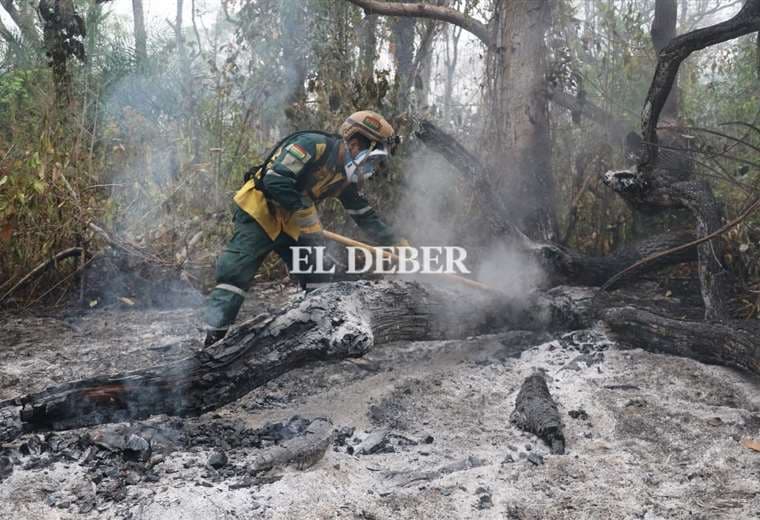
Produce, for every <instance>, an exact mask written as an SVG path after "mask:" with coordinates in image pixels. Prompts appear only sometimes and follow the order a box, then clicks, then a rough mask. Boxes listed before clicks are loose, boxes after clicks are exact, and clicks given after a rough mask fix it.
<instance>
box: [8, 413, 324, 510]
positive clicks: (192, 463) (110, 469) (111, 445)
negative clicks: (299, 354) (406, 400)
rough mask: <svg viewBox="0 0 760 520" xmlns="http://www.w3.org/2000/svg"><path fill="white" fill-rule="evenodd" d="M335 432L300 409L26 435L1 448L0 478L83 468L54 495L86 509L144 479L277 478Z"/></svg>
mask: <svg viewBox="0 0 760 520" xmlns="http://www.w3.org/2000/svg"><path fill="white" fill-rule="evenodd" d="M333 439H334V433H333V427H332V422H331V421H329V420H327V419H324V418H319V417H316V418H306V417H301V416H298V415H296V416H293V417H291V418H290V419H286V420H284V421H281V422H274V423H267V424H265V425H264V426H263V427H261V428H251V427H250V426H248V425H246V424H245V423H244V422H242V421H225V420H221V419H216V420H212V421H200V420H192V421H185V420H182V419H178V418H167V417H157V418H155V419H152V420H151V421H146V422H141V423H131V424H126V423H122V424H112V425H107V426H104V427H102V428H98V429H96V430H93V431H89V432H82V431H79V432H63V433H49V434H46V435H40V434H30V435H27V436H24V437H22V438H20V439H18V440H17V441H16V442H14V443H12V444H9V445H6V446H4V447H3V448H2V450H0V482H2V481H3V480H6V479H7V478H9V477H11V475H12V474H13V472H14V469H15V468H20V469H22V470H35V471H46V470H47V469H48V468H51V466H53V465H54V464H56V463H61V464H63V465H64V467H65V468H69V467H72V468H74V467H76V468H81V469H82V470H83V478H82V479H81V480H77V479H73V480H72V484H71V485H70V486H68V487H65V488H63V489H57V490H55V491H54V492H52V493H50V495H49V496H48V499H47V502H48V505H50V506H51V507H56V508H60V509H70V508H72V506H73V507H74V508H75V509H76V511H78V512H79V513H87V512H89V511H91V510H93V509H94V508H98V509H99V510H101V508H104V507H108V504H109V503H120V502H122V501H124V500H125V499H126V498H127V496H128V489H129V487H130V486H134V485H136V484H138V483H145V484H150V483H164V484H165V483H166V481H167V480H176V479H178V478H179V479H183V480H194V481H195V483H196V485H201V486H207V485H218V484H222V483H224V484H226V485H227V486H228V487H229V488H230V489H239V488H241V487H251V486H256V485H263V484H266V483H271V482H273V481H276V480H277V479H278V478H279V477H278V472H279V471H281V470H282V469H283V468H284V467H286V466H293V467H295V468H297V469H305V468H308V467H311V466H313V465H314V464H316V463H317V462H318V461H319V460H320V459H321V458H322V457H323V456H324V454H325V452H326V450H327V449H328V447H329V446H331V445H332V443H333ZM204 454H205V455H204Z"/></svg>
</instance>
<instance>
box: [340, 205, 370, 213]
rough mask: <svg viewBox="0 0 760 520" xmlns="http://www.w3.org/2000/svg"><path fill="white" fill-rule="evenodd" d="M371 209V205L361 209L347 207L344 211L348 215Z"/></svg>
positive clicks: (367, 211)
mask: <svg viewBox="0 0 760 520" xmlns="http://www.w3.org/2000/svg"><path fill="white" fill-rule="evenodd" d="M370 211H372V206H365V207H363V208H362V209H347V210H346V213H348V214H349V215H364V214H365V213H369V212H370Z"/></svg>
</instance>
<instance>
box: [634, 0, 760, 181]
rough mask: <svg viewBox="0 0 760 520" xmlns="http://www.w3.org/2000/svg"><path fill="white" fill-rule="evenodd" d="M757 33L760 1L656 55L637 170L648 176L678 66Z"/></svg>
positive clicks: (752, 1)
mask: <svg viewBox="0 0 760 520" xmlns="http://www.w3.org/2000/svg"><path fill="white" fill-rule="evenodd" d="M759 30H760V0H747V1H746V3H745V4H744V6H743V7H742V8H741V10H740V11H739V12H738V13H737V14H736V16H734V17H733V18H731V19H729V20H726V21H725V22H721V23H718V24H715V25H711V26H709V27H705V28H703V29H697V30H696V31H691V32H688V33H686V34H682V35H681V36H677V37H675V38H673V39H672V40H671V41H670V43H668V44H667V45H666V46H665V47H664V48H663V49H662V50H661V51H660V52H659V53H658V56H657V68H656V69H655V73H654V78H652V83H651V85H650V87H649V92H648V93H647V97H646V100H645V102H644V109H643V111H642V114H641V128H642V136H643V138H644V141H643V145H644V147H643V150H642V154H641V161H640V169H641V170H642V171H643V172H644V173H647V172H649V173H651V170H652V169H653V168H654V165H655V162H656V158H657V152H658V149H657V123H658V121H659V119H660V114H661V113H662V110H663V107H664V106H665V103H666V101H667V99H668V96H669V95H670V92H671V91H672V90H673V85H674V83H675V81H676V76H677V75H678V69H679V67H680V66H681V63H682V62H683V61H684V60H685V59H686V58H688V57H689V56H690V55H691V53H693V52H695V51H699V50H702V49H705V48H707V47H710V46H712V45H716V44H718V43H722V42H725V41H728V40H733V39H734V38H738V37H740V36H743V35H745V34H749V33H752V32H757V31H759Z"/></svg>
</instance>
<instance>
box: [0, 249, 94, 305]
mask: <svg viewBox="0 0 760 520" xmlns="http://www.w3.org/2000/svg"><path fill="white" fill-rule="evenodd" d="M82 252H83V249H82V248H81V247H70V248H68V249H64V250H63V251H60V252H58V253H56V254H55V255H53V256H52V257H51V258H49V259H48V260H45V261H44V262H42V263H41V264H40V265H38V266H37V267H35V268H34V269H32V270H31V271H29V272H28V273H27V274H26V275H24V276H23V277H22V278H21V280H19V281H18V282H16V283H15V284H14V285H13V287H11V288H10V289H8V291H6V293H5V294H3V295H2V296H0V303H2V302H4V301H5V300H7V299H8V298H9V297H10V296H11V295H13V293H15V292H16V290H18V289H19V288H20V287H21V286H23V285H24V284H25V283H26V282H28V281H29V280H31V279H32V278H34V277H35V276H37V275H38V274H40V273H42V272H43V271H46V270H47V269H48V267H50V266H51V265H55V264H57V263H58V262H60V261H61V260H64V259H66V258H71V257H75V256H76V257H78V256H80V255H81V254H82Z"/></svg>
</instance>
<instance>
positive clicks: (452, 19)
mask: <svg viewBox="0 0 760 520" xmlns="http://www.w3.org/2000/svg"><path fill="white" fill-rule="evenodd" d="M348 1H349V2H351V3H352V4H354V5H357V6H359V7H361V8H362V9H364V11H365V12H366V13H367V14H368V15H370V14H380V15H385V16H401V17H413V18H430V19H432V20H439V21H441V22H448V23H451V24H454V25H457V26H459V27H461V28H462V29H464V30H466V31H468V32H470V33H472V34H474V35H475V36H477V37H478V38H479V39H480V40H481V41H482V42H483V43H485V44H486V45H487V46H489V47H491V46H492V45H493V38H492V36H491V30H490V29H489V27H488V25H486V24H485V23H483V22H481V21H480V20H476V19H475V18H473V17H471V16H469V15H467V14H464V13H462V12H460V11H457V10H456V9H452V8H450V7H446V6H440V5H430V4H424V3H423V4H413V3H408V2H401V3H386V2H381V1H379V0H348Z"/></svg>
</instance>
